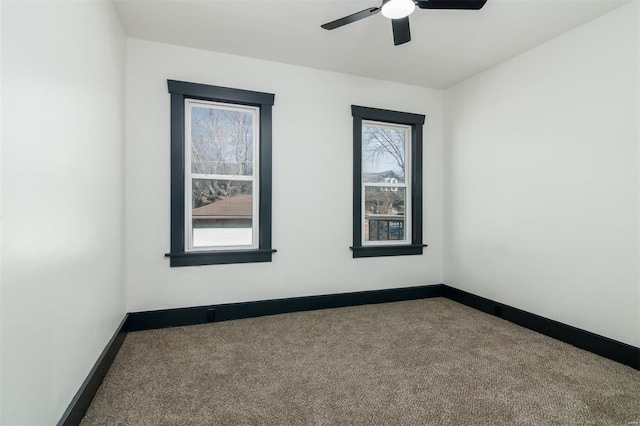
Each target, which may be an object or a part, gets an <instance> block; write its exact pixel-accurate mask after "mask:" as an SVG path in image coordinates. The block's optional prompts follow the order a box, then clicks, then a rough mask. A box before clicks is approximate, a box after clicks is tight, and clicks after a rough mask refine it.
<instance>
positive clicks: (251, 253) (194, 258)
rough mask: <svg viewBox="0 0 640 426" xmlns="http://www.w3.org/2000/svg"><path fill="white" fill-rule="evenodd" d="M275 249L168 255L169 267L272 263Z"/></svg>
mask: <svg viewBox="0 0 640 426" xmlns="http://www.w3.org/2000/svg"><path fill="white" fill-rule="evenodd" d="M276 251H277V250H275V249H257V250H233V251H201V252H182V253H166V254H165V257H168V258H170V259H171V260H170V263H169V265H170V266H171V267H175V266H200V265H224V264H230V263H254V262H271V254H272V253H275V252H276Z"/></svg>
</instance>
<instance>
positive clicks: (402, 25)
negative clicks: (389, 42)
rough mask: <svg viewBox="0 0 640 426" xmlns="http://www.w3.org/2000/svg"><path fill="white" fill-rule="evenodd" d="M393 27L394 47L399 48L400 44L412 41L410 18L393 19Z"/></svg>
mask: <svg viewBox="0 0 640 426" xmlns="http://www.w3.org/2000/svg"><path fill="white" fill-rule="evenodd" d="M391 27H392V28H393V45H394V46H398V45H400V44H404V43H407V42H409V41H411V30H410V29H409V17H408V16H407V17H405V18H400V19H392V20H391Z"/></svg>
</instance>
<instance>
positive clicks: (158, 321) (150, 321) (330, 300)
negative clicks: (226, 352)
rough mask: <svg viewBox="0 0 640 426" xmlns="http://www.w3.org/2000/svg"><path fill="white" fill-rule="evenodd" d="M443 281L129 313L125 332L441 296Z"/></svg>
mask: <svg viewBox="0 0 640 426" xmlns="http://www.w3.org/2000/svg"><path fill="white" fill-rule="evenodd" d="M443 289H444V285H443V284H434V285H425V286H419V287H403V288H393V289H385V290H372V291H359V292H355V293H339V294H327V295H321V296H306V297H293V298H289V299H272V300H261V301H257V302H243V303H229V304H223V305H208V306H196V307H192V308H179V309H165V310H160V311H146V312H132V313H129V319H128V320H127V324H126V329H127V331H140V330H150V329H155V328H164V327H177V326H183V325H194V324H204V323H207V322H213V321H226V320H234V319H241V318H252V317H260V316H264V315H275V314H286V313H290V312H301V311H311V310H316V309H327V308H342V307H345V306H357V305H369V304H374V303H387V302H399V301H402V300H415V299H425V298H429V297H439V296H442V293H443Z"/></svg>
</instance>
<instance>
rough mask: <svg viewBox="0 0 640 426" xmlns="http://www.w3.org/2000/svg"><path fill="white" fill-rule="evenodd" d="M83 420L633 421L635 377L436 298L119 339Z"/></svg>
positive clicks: (639, 412)
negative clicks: (118, 344) (122, 341)
mask: <svg viewBox="0 0 640 426" xmlns="http://www.w3.org/2000/svg"><path fill="white" fill-rule="evenodd" d="M82 424H83V425H116V424H121V425H247V424H252V425H263V424H265V425H320V424H341V425H342V424H352V425H381V424H385V425H399V424H403V425H417V424H425V425H431V424H433V425H444V424H452V425H471V424H473V425H500V424H505V425H506V424H508V425H550V424H561V425H565V424H566V425H587V424H597V425H627V424H640V372H639V371H637V370H634V369H632V368H630V367H626V366H624V365H621V364H618V363H616V362H613V361H610V360H607V359H605V358H601V357H599V356H597V355H593V354H591V353H589V352H585V351H583V350H580V349H577V348H575V347H572V346H570V345H567V344H564V343H562V342H559V341H556V340H554V339H551V338H548V337H546V336H543V335H541V334H538V333H535V332H533V331H530V330H527V329H524V328H521V327H519V326H516V325H514V324H511V323H509V322H507V321H503V320H501V319H499V318H496V317H493V316H490V315H486V314H484V313H481V312H479V311H476V310H474V309H471V308H468V307H466V306H463V305H460V304H458V303H455V302H452V301H450V300H448V299H443V298H435V299H426V300H416V301H409V302H397V303H388V304H382V305H368V306H358V307H351V308H340V309H328V310H320V311H312V312H301V313H293V314H285V315H275V316H269V317H262V318H254V319H245V320H237V321H227V322H220V323H212V324H205V325H197V326H190V327H178V328H171V329H163V330H151V331H142V332H136V333H129V335H128V336H127V337H126V340H125V342H124V344H123V346H122V349H121V350H120V353H119V354H118V356H117V357H116V359H115V362H114V363H113V365H112V367H111V369H110V371H109V373H108V374H107V377H106V378H105V381H104V382H103V384H102V386H101V387H100V389H99V391H98V394H97V395H96V398H95V399H94V401H93V403H92V405H91V407H90V408H89V411H88V412H87V414H86V416H85V418H84V420H83V422H82Z"/></svg>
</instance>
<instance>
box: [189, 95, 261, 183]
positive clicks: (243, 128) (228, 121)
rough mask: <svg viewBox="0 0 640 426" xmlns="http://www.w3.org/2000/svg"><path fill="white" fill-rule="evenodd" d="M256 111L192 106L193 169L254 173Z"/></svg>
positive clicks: (230, 173) (217, 172)
mask: <svg viewBox="0 0 640 426" xmlns="http://www.w3.org/2000/svg"><path fill="white" fill-rule="evenodd" d="M253 117H254V114H253V112H252V111H242V110H236V109H223V108H207V107H201V106H192V107H191V173H203V174H222V175H245V176H246V175H249V176H250V175H252V174H253V126H254V123H253Z"/></svg>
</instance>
